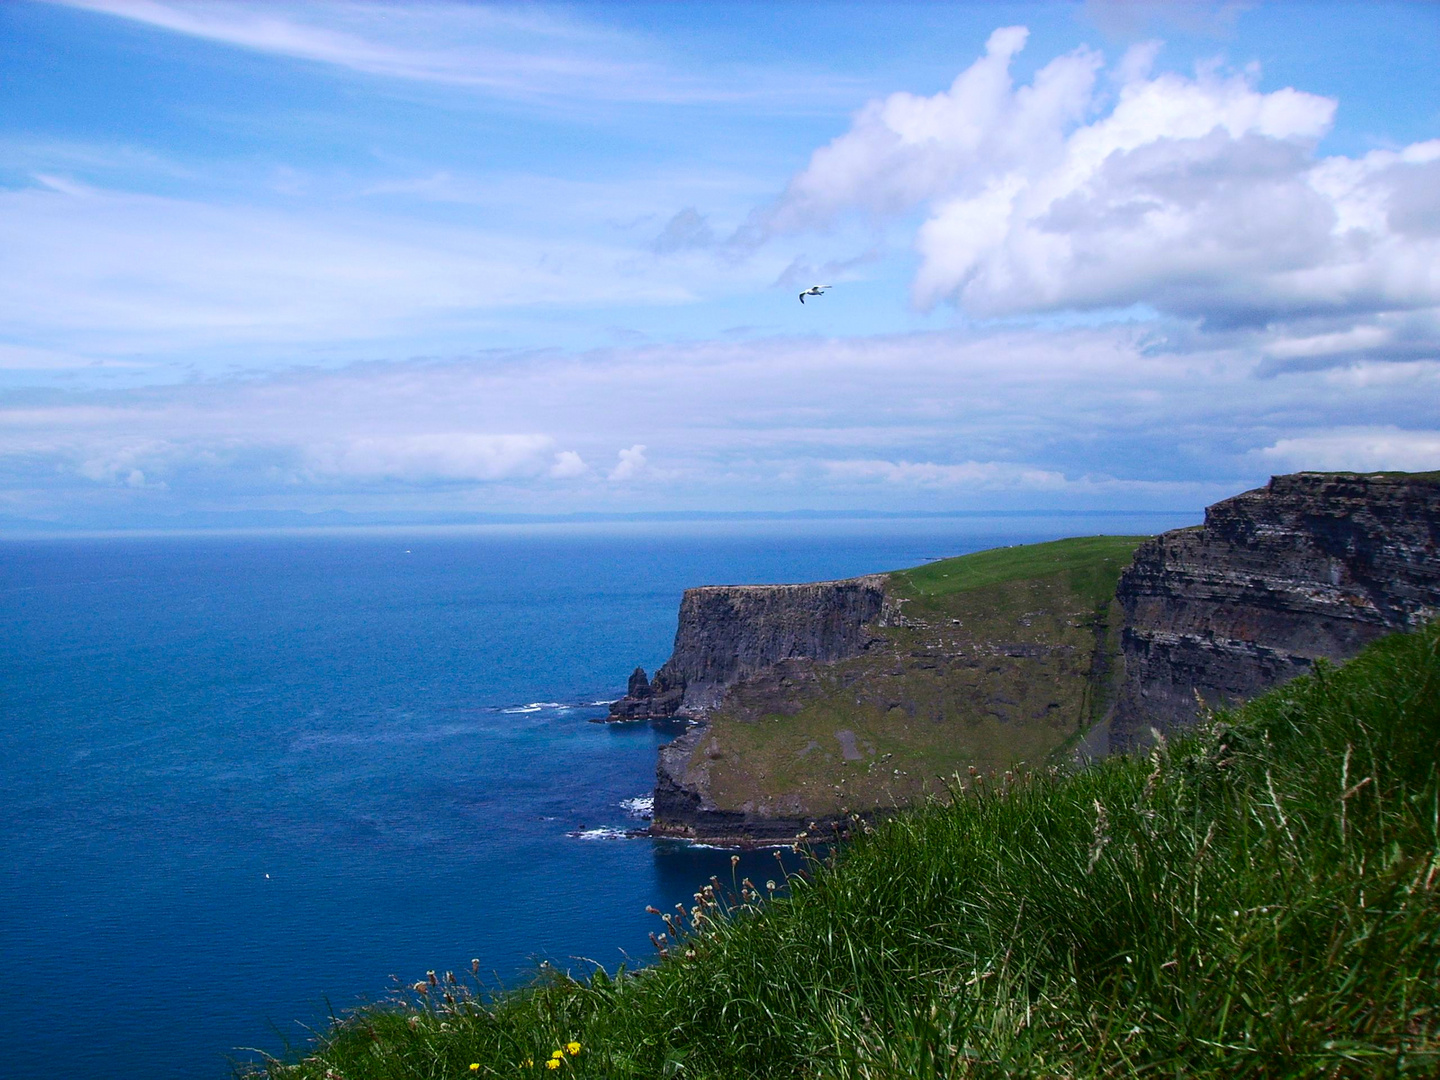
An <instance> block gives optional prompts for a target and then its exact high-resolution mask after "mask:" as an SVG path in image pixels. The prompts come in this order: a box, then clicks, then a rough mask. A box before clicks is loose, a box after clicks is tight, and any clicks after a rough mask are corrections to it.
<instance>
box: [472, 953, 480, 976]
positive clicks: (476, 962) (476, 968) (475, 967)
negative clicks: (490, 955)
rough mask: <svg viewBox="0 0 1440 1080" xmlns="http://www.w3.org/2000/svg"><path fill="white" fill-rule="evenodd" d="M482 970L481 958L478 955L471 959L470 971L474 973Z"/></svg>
mask: <svg viewBox="0 0 1440 1080" xmlns="http://www.w3.org/2000/svg"><path fill="white" fill-rule="evenodd" d="M479 970H480V958H479V957H478V956H477V957H475V958H474V959H473V960H471V961H470V973H471V974H472V975H473V974H475V973H476V972H478V971H479Z"/></svg>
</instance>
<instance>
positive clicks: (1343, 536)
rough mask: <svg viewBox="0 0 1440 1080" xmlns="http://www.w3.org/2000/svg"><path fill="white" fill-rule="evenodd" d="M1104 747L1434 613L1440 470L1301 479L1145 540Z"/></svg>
mask: <svg viewBox="0 0 1440 1080" xmlns="http://www.w3.org/2000/svg"><path fill="white" fill-rule="evenodd" d="M1116 597H1117V599H1118V600H1119V602H1120V604H1121V606H1122V608H1123V609H1124V613H1125V628H1124V631H1123V636H1122V650H1123V655H1124V668H1125V674H1124V679H1123V681H1122V683H1121V690H1120V695H1119V700H1118V702H1117V705H1116V709H1115V713H1114V716H1113V718H1112V720H1111V723H1110V746H1111V749H1112V750H1126V749H1131V748H1134V747H1135V746H1137V745H1141V744H1143V743H1144V742H1145V741H1147V739H1148V738H1149V732H1150V729H1151V728H1152V727H1154V728H1155V729H1157V730H1159V731H1161V732H1162V733H1163V732H1166V731H1169V730H1172V729H1175V728H1178V727H1182V726H1184V725H1186V724H1189V723H1193V722H1194V721H1195V719H1196V718H1197V716H1198V714H1199V711H1200V701H1202V700H1203V701H1204V703H1205V705H1206V706H1217V705H1223V704H1234V703H1238V702H1239V701H1242V700H1244V699H1247V698H1250V697H1252V696H1254V695H1255V694H1257V693H1260V692H1262V691H1264V690H1266V689H1268V688H1270V687H1272V686H1275V685H1276V684H1278V683H1281V682H1284V681H1285V680H1287V679H1290V678H1293V677H1294V676H1296V675H1299V674H1302V673H1303V672H1305V671H1306V670H1308V669H1309V668H1310V667H1311V666H1312V665H1313V663H1314V661H1315V660H1316V659H1319V658H1322V657H1323V658H1325V659H1328V660H1334V661H1342V660H1346V659H1349V658H1350V657H1352V656H1354V655H1355V654H1356V653H1358V652H1359V651H1360V650H1361V649H1362V648H1363V647H1364V646H1365V645H1367V644H1368V643H1369V642H1371V641H1373V640H1375V639H1376V638H1378V637H1382V636H1384V635H1385V634H1389V633H1393V632H1395V631H1397V630H1404V629H1410V628H1413V627H1415V626H1418V625H1419V624H1420V623H1422V622H1424V621H1426V620H1428V619H1431V618H1434V617H1435V615H1436V614H1437V613H1440V475H1437V474H1409V475H1407V474H1383V473H1382V474H1337V473H1297V474H1294V475H1290V476H1277V477H1275V478H1273V479H1272V480H1271V481H1270V483H1269V484H1268V485H1267V486H1266V487H1264V488H1258V489H1256V490H1254V491H1247V492H1245V493H1244V494H1243V495H1237V496H1235V497H1234V498H1232V499H1226V500H1225V501H1224V502H1220V503H1216V504H1215V505H1214V506H1212V507H1210V508H1209V509H1208V510H1207V511H1206V513H1205V524H1204V525H1203V526H1201V527H1199V528H1194V529H1181V530H1178V531H1176V532H1170V533H1165V534H1163V535H1161V536H1157V537H1155V538H1154V539H1152V540H1150V541H1147V542H1146V543H1145V544H1142V545H1141V546H1140V548H1139V549H1138V550H1137V551H1136V553H1135V561H1134V563H1133V564H1132V565H1131V567H1130V569H1129V570H1127V571H1126V572H1125V574H1124V575H1123V576H1122V577H1121V579H1120V584H1119V587H1118V589H1117V591H1116Z"/></svg>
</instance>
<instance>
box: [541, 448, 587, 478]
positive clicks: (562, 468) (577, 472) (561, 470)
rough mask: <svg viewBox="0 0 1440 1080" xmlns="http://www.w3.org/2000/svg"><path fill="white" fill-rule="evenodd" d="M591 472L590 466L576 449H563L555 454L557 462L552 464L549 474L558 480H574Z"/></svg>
mask: <svg viewBox="0 0 1440 1080" xmlns="http://www.w3.org/2000/svg"><path fill="white" fill-rule="evenodd" d="M589 472H590V466H589V465H586V464H585V460H584V459H583V458H582V457H581V456H580V455H579V454H577V453H576V452H575V451H574V450H561V451H560V452H559V453H558V454H556V455H555V463H554V464H553V465H551V466H550V471H549V475H550V476H553V477H554V478H555V479H557V480H574V479H576V478H578V477H581V476H585V475H587V474H588V473H589Z"/></svg>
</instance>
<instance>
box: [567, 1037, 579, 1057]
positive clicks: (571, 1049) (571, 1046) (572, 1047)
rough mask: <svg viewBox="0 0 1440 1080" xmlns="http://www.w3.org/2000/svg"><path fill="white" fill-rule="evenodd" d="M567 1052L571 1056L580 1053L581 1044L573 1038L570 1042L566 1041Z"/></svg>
mask: <svg viewBox="0 0 1440 1080" xmlns="http://www.w3.org/2000/svg"><path fill="white" fill-rule="evenodd" d="M565 1052H566V1053H567V1054H569V1055H570V1056H571V1057H574V1056H575V1055H576V1054H578V1053H579V1052H580V1044H579V1043H578V1042H575V1041H573V1040H572V1041H570V1042H568V1043H566V1044H565Z"/></svg>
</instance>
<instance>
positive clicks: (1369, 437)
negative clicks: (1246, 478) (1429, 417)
mask: <svg viewBox="0 0 1440 1080" xmlns="http://www.w3.org/2000/svg"><path fill="white" fill-rule="evenodd" d="M1261 454H1262V456H1263V457H1264V458H1265V459H1266V460H1268V461H1271V462H1273V463H1275V465H1277V466H1278V467H1281V468H1285V469H1292V468H1293V469H1310V470H1319V471H1336V470H1342V471H1343V470H1347V469H1353V470H1356V471H1360V472H1370V471H1380V470H1386V469H1394V470H1400V471H1403V472H1428V471H1432V470H1436V469H1440V431H1403V430H1401V429H1399V428H1395V427H1374V428H1337V429H1334V430H1331V431H1326V432H1319V433H1316V434H1313V435H1300V436H1296V437H1294V438H1289V439H1280V440H1278V441H1276V442H1275V443H1274V444H1273V445H1271V446H1267V447H1265V449H1264V450H1262V451H1261Z"/></svg>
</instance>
